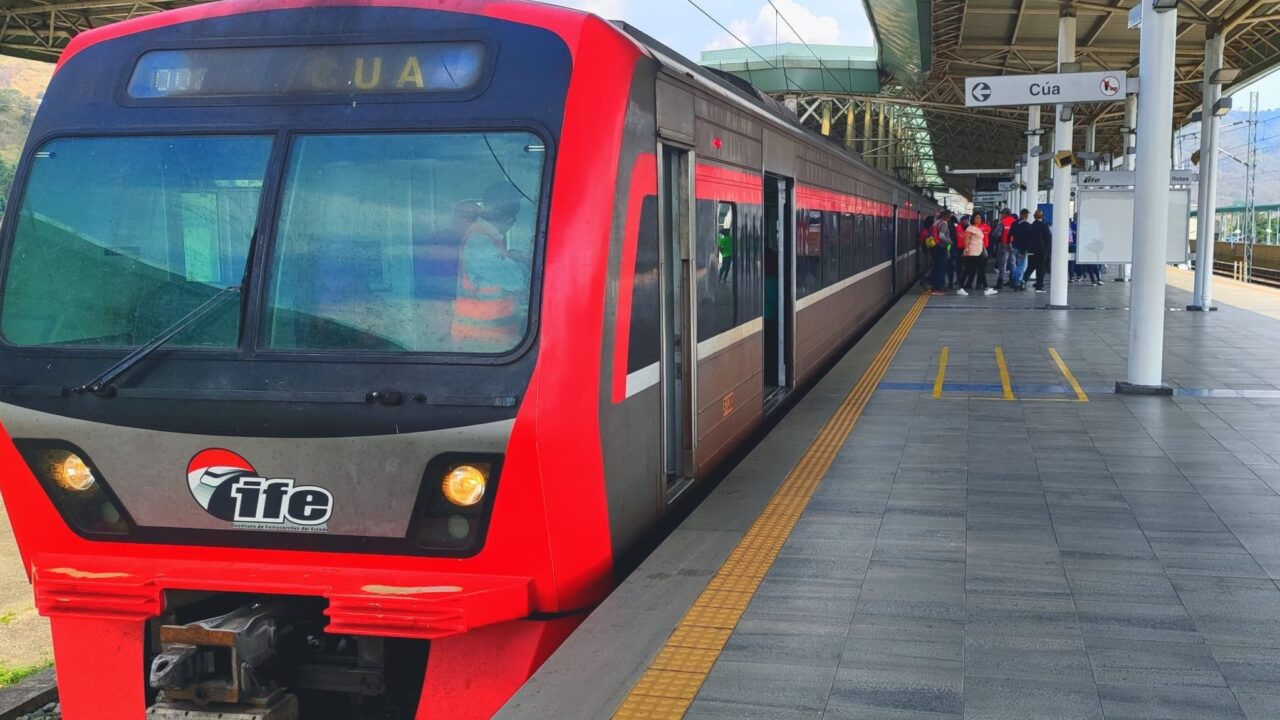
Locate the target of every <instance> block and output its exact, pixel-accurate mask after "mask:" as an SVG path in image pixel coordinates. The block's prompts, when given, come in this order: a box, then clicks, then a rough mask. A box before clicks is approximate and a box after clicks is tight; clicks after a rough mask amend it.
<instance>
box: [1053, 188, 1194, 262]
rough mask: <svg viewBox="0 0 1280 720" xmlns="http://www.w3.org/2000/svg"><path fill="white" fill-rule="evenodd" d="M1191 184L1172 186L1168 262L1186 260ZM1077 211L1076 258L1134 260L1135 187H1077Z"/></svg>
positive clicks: (1166, 258)
mask: <svg viewBox="0 0 1280 720" xmlns="http://www.w3.org/2000/svg"><path fill="white" fill-rule="evenodd" d="M1190 206H1191V191H1190V190H1189V189H1188V188H1174V189H1170V190H1169V230H1168V234H1167V236H1166V245H1165V248H1166V250H1165V262H1168V263H1184V262H1186V261H1187V239H1188V235H1189V231H1190V223H1189V209H1190ZM1076 208H1077V212H1078V219H1077V227H1076V262H1079V263H1098V264H1108V263H1130V262H1133V189H1132V188H1118V189H1102V188H1097V189H1095V188H1080V189H1079V190H1077V191H1076Z"/></svg>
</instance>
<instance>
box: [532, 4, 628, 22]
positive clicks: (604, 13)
mask: <svg viewBox="0 0 1280 720" xmlns="http://www.w3.org/2000/svg"><path fill="white" fill-rule="evenodd" d="M550 2H552V3H554V4H556V5H563V6H564V7H569V8H573V9H575V10H585V11H587V12H589V13H595V14H596V15H599V16H600V17H602V18H604V19H606V20H620V19H622V18H623V17H624V15H623V13H624V12H625V11H626V4H627V3H626V0H550Z"/></svg>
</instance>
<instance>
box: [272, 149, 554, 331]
mask: <svg viewBox="0 0 1280 720" xmlns="http://www.w3.org/2000/svg"><path fill="white" fill-rule="evenodd" d="M544 157H545V155H544V153H543V146H542V142H541V141H540V140H538V139H537V138H536V137H535V136H533V135H530V134H528V133H522V132H502V133H413V134H363V135H305V136H300V137H298V138H295V139H294V141H293V144H292V147H290V150H289V160H288V162H287V168H286V171H285V173H286V174H285V179H284V187H283V191H282V194H281V201H280V208H281V209H280V214H279V220H278V228H277V231H276V247H275V249H274V253H273V256H272V262H271V267H272V269H271V271H270V272H271V277H270V278H269V280H270V289H269V291H268V296H267V305H268V307H267V310H266V322H265V327H264V333H265V337H264V339H263V341H264V344H265V345H266V346H267V347H269V348H272V349H280V350H343V351H384V352H385V351H404V352H425V353H481V354H492V353H505V352H509V351H511V350H513V349H515V348H516V347H517V346H518V345H519V344H520V343H521V341H522V339H523V338H524V336H525V333H526V331H527V329H528V325H529V302H530V295H531V287H532V283H531V276H532V274H533V255H534V238H535V236H536V227H537V215H538V198H539V197H540V194H541V184H542V168H543V158H544Z"/></svg>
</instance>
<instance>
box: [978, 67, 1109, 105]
mask: <svg viewBox="0 0 1280 720" xmlns="http://www.w3.org/2000/svg"><path fill="white" fill-rule="evenodd" d="M1125 87H1126V81H1125V74H1124V73H1123V72H1111V71H1102V72H1087V73H1054V74H1045V75H995V76H992V77H971V78H965V81H964V104H965V107H1002V106H1007V105H1056V104H1058V103H1078V102H1109V101H1112V100H1124V93H1125Z"/></svg>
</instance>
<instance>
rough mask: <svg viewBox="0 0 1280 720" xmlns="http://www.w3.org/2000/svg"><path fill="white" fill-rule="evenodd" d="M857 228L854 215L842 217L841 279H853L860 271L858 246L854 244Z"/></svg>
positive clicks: (846, 214)
mask: <svg viewBox="0 0 1280 720" xmlns="http://www.w3.org/2000/svg"><path fill="white" fill-rule="evenodd" d="M854 228H855V222H854V215H853V214H852V213H845V214H844V215H842V216H841V217H840V277H841V278H849V277H853V276H854V275H855V274H856V273H857V272H858V271H857V267H858V246H857V245H856V244H855V243H854V242H853V237H854V235H853V233H854Z"/></svg>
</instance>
